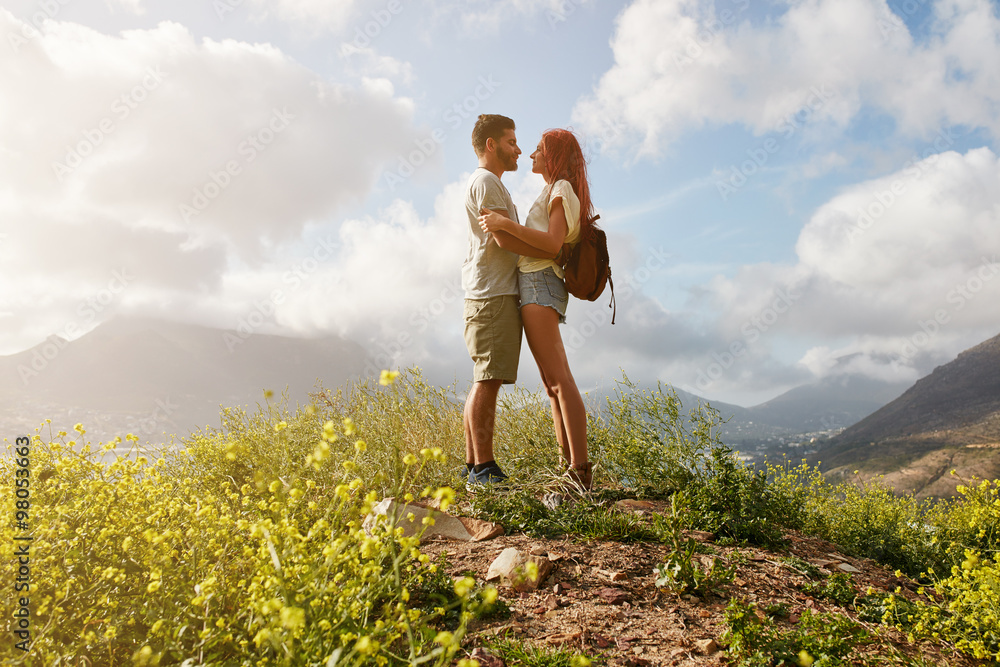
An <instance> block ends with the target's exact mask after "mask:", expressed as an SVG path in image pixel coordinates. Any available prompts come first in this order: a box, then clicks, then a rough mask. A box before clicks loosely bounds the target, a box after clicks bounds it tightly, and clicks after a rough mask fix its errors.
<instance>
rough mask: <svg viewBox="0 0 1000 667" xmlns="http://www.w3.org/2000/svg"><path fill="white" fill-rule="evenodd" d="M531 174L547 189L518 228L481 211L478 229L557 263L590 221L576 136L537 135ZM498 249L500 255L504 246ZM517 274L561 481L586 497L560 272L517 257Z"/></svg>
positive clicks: (581, 411) (587, 479)
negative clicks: (561, 465) (563, 474)
mask: <svg viewBox="0 0 1000 667" xmlns="http://www.w3.org/2000/svg"><path fill="white" fill-rule="evenodd" d="M531 171H533V172H534V173H536V174H541V175H542V178H544V179H545V182H546V184H547V185H546V187H545V189H544V190H543V191H542V194H541V195H540V196H539V197H538V199H537V200H536V201H535V203H534V204H533V205H532V207H531V210H530V211H529V212H528V217H527V218H526V219H525V223H524V226H521V225H519V224H517V223H516V222H514V221H513V220H510V219H509V218H506V217H504V216H502V215H500V214H499V213H496V212H495V211H489V210H487V209H483V210H482V211H481V213H483V215H482V216H480V218H479V224H480V226H481V227H482V228H483V231H485V232H495V231H498V230H499V231H505V232H508V233H509V234H510V235H511V236H514V237H515V238H517V239H519V240H520V241H522V242H524V243H526V244H528V245H530V246H532V248H534V249H536V250H537V251H538V253H537V256H538V257H555V256H556V254H557V253H558V252H559V250H560V249H561V248H562V246H563V244H564V243H570V244H572V243H575V242H577V241H578V240H579V239H580V232H581V230H580V221H581V220H591V219H593V204H592V203H591V201H590V187H589V185H588V183H587V165H586V162H585V161H584V158H583V151H582V150H581V149H580V143H579V142H578V141H577V139H576V136H574V135H573V133H572V132H569V131H567V130H549V131H547V132H546V133H545V134H543V135H542V139H541V141H539V142H538V148H536V149H535V152H534V153H532V154H531ZM500 237H501V238H502V237H503V235H500ZM493 238H494V239H496V238H497V236H496V235H494V237H493ZM498 243H500V244H501V247H503V245H504V244H503V243H502V241H498ZM517 268H518V288H519V290H520V294H521V321H522V322H523V323H524V334H525V336H526V338H527V339H528V347H529V348H530V349H531V353H532V355H534V357H535V362H536V363H537V364H538V371H539V373H541V376H542V383H543V384H544V385H545V391H546V393H547V394H548V396H549V400H550V401H551V403H552V420H553V422H554V423H555V430H556V440H557V441H558V442H559V446H560V447H561V448H562V453H563V456H564V457H565V458H566V461H567V462H568V463H569V470H568V472H567V475H568V476H569V478H570V479H571V480H572V481H573V482H574V483H575V484H577V485H579V486H581V487H583V488H584V489H589V488H590V485H591V466H590V462H589V461H588V460H587V411H586V408H585V407H584V405H583V398H582V397H581V396H580V390H579V389H577V386H576V381H575V380H574V379H573V374H572V373H571V372H570V370H569V362H568V361H567V359H566V349H565V348H564V347H563V342H562V337H561V336H560V335H559V324H560V323H563V322H565V321H566V304H567V303H568V302H569V295H568V293H567V292H566V286H565V284H564V283H563V270H562V268H561V267H560V266H559V265H558V264H556V262H554V261H553V260H551V259H538V258H536V257H529V256H527V255H522V256H521V258H520V259H519V260H518V263H517Z"/></svg>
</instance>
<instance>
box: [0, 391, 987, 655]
mask: <svg viewBox="0 0 1000 667" xmlns="http://www.w3.org/2000/svg"><path fill="white" fill-rule="evenodd" d="M315 399H316V400H315V403H314V405H312V406H310V407H308V408H306V409H302V410H299V411H297V412H295V413H294V414H293V413H290V412H288V411H287V410H286V409H285V408H284V407H283V406H282V405H280V404H274V403H269V404H268V406H267V408H266V409H265V410H264V411H262V412H260V413H258V414H254V415H248V414H246V413H244V412H242V411H239V410H227V411H225V412H224V414H223V422H222V427H221V428H220V429H215V430H206V431H202V432H199V433H196V434H194V435H192V436H190V437H189V438H186V439H185V440H184V441H182V442H181V443H179V444H180V445H181V446H180V447H179V448H175V449H172V450H164V452H162V453H150V452H146V453H144V454H143V455H141V456H134V457H131V458H118V459H116V460H113V461H105V460H103V458H104V456H105V455H106V454H107V452H108V451H110V450H111V449H113V448H114V447H116V446H120V444H121V443H120V442H110V443H104V444H89V443H87V438H86V431H85V428H84V427H83V426H82V425H79V426H78V428H77V430H76V431H75V432H72V433H68V434H67V433H47V432H40V433H37V434H36V435H35V436H34V437H33V438H32V441H31V444H30V447H29V448H28V449H27V450H24V451H20V452H19V451H17V448H16V447H15V445H14V443H9V446H10V451H9V452H8V456H7V457H5V458H4V459H3V463H2V470H0V474H2V476H3V477H2V478H3V479H4V480H11V481H13V480H15V479H17V478H18V477H17V475H18V473H17V472H16V469H17V468H18V467H19V466H22V465H23V464H25V463H29V464H30V466H29V469H30V475H29V476H28V477H27V478H28V479H29V480H30V485H28V486H27V487H26V488H28V489H29V491H30V494H29V498H28V500H29V503H28V504H25V503H22V505H21V506H20V507H19V506H18V505H17V502H18V501H19V499H18V498H17V496H16V494H15V493H14V492H13V489H14V488H15V487H14V484H13V483H11V484H9V485H5V487H6V488H7V490H8V491H7V492H6V495H5V497H4V498H5V502H6V503H7V507H6V509H7V515H8V516H9V517H11V520H10V521H9V522H8V524H7V527H6V528H5V533H6V534H5V535H4V538H5V539H4V540H3V542H2V546H0V549H2V550H3V552H4V553H3V554H2V559H0V562H2V563H3V565H2V566H0V572H2V576H3V577H4V581H7V582H13V581H14V580H15V578H16V576H17V575H18V565H17V557H16V555H15V548H16V547H15V546H14V544H15V540H14V539H13V538H14V537H16V536H18V535H23V534H25V533H24V530H25V526H26V527H27V529H28V530H29V531H30V533H31V535H32V537H33V540H32V542H31V560H30V580H31V588H30V610H31V620H30V637H31V645H30V651H29V652H27V653H24V652H22V651H20V650H18V649H17V648H16V646H15V642H16V641H17V640H16V639H14V638H13V637H14V635H9V636H8V637H9V638H8V639H5V641H4V643H3V644H2V645H0V656H2V660H3V663H4V664H12V665H45V666H46V667H48V666H50V665H70V664H73V665H76V664H91V665H132V664H135V665H181V664H183V665H186V666H188V667H194V666H195V665H329V666H334V665H362V664H373V665H404V664H405V665H452V664H456V662H457V664H459V665H462V666H463V667H467V666H469V665H472V664H473V661H477V662H480V663H481V664H483V665H484V667H485V666H486V665H489V664H493V665H495V664H500V663H499V662H497V661H498V660H503V661H505V664H507V665H513V664H528V665H586V664H595V665H649V664H677V665H680V664H729V665H793V664H797V665H805V666H808V665H814V666H817V667H819V666H821V665H824V666H825V665H841V664H843V665H847V664H855V665H862V664H864V665H869V664H870V665H875V664H910V665H932V664H979V661H980V660H984V659H988V660H997V659H998V658H1000V577H998V574H1000V557H995V556H994V554H996V553H997V548H998V547H997V545H998V542H1000V535H998V532H997V528H998V525H1000V485H997V484H995V483H989V482H983V483H979V482H975V483H972V482H970V483H969V484H967V485H966V486H963V487H961V495H960V496H959V497H957V498H956V499H954V500H952V501H948V502H942V503H938V504H935V505H932V504H930V503H928V502H920V501H917V500H915V499H914V498H913V497H911V496H896V495H895V494H893V493H892V492H891V490H889V489H887V488H885V487H882V486H880V485H879V484H878V483H877V482H869V483H866V484H862V485H860V486H855V485H851V484H846V483H845V484H842V485H832V484H830V483H828V482H825V481H824V480H823V478H822V476H821V475H820V473H819V471H818V470H817V469H815V468H811V467H809V466H807V465H805V464H802V465H792V464H790V465H788V466H784V467H772V468H770V469H769V471H768V472H767V473H763V472H753V471H752V470H750V469H748V468H746V467H744V466H742V465H741V464H740V463H739V461H737V460H736V459H735V458H734V457H733V456H732V455H731V452H730V451H729V449H728V448H726V447H725V446H724V445H722V444H721V443H720V441H719V440H718V438H717V433H718V428H719V420H718V416H717V414H715V413H714V412H712V411H711V410H709V409H698V410H695V411H694V412H693V413H692V414H690V415H689V416H688V418H687V419H682V416H681V414H680V407H679V402H678V400H677V398H676V396H675V395H674V394H673V393H672V392H670V391H664V390H663V389H662V388H661V389H658V390H653V391H646V390H644V391H640V390H638V389H636V388H635V387H634V386H632V385H631V384H630V383H629V382H628V380H627V379H623V380H622V381H621V382H620V383H619V391H618V394H617V396H616V397H615V398H614V399H612V400H609V402H608V405H606V406H604V407H603V408H602V409H601V410H600V412H595V413H594V414H592V415H591V419H590V425H589V440H590V448H591V458H592V460H593V461H594V462H595V465H596V472H595V488H598V489H599V491H597V492H595V493H593V494H591V495H589V496H588V497H584V498H580V497H573V498H571V499H570V500H569V501H568V502H564V503H563V504H562V505H559V506H558V507H556V508H555V509H550V508H549V507H548V506H546V505H545V504H543V503H542V502H541V500H540V498H541V497H542V495H543V494H544V493H545V492H546V491H548V490H551V489H552V488H553V486H554V484H555V479H556V478H557V477H558V475H559V472H560V465H559V461H558V454H557V452H558V446H557V445H556V443H555V440H554V436H553V433H552V422H551V417H550V415H549V413H548V407H547V404H546V403H545V402H543V401H541V400H540V397H539V396H537V395H533V394H529V393H526V392H523V391H514V392H512V393H509V394H505V395H504V397H503V398H502V400H501V405H500V406H499V412H498V416H497V427H496V434H497V436H496V437H497V440H496V454H497V459H498V460H499V461H500V462H501V463H502V465H503V466H504V469H505V471H507V472H508V473H509V474H511V476H512V483H511V485H510V486H509V488H508V489H506V491H505V492H504V493H493V492H485V493H483V492H481V493H478V494H475V495H471V494H469V493H467V492H466V491H465V490H464V489H462V488H456V487H458V486H459V485H458V484H457V482H456V480H455V477H454V476H455V472H456V470H457V469H458V468H459V467H460V466H461V463H462V461H463V458H464V444H463V435H462V421H461V412H462V405H461V402H460V400H459V399H458V398H457V396H456V394H455V391H454V389H453V388H439V387H434V386H431V385H428V384H426V383H425V382H423V380H422V378H421V376H420V374H419V372H418V371H408V372H405V373H403V374H402V375H401V376H400V377H398V378H393V377H392V376H391V375H385V374H383V378H382V383H380V382H378V381H374V380H371V381H368V382H365V383H361V384H356V385H352V386H349V387H348V388H347V389H345V390H342V391H339V392H336V393H330V392H327V393H324V394H320V395H317V396H316V397H315ZM128 440H129V438H126V441H128ZM25 459H30V461H25ZM22 496H23V494H22ZM387 496H393V497H395V498H397V499H399V500H407V501H409V500H420V499H423V500H424V501H428V502H435V503H437V504H439V506H440V507H441V509H442V510H447V511H448V512H450V513H453V514H463V515H466V516H476V517H479V518H482V519H488V520H492V521H497V522H500V523H501V524H503V525H504V526H505V527H506V528H507V533H508V535H507V536H505V537H503V538H500V539H499V540H497V541H495V542H483V543H477V544H472V545H468V544H462V545H458V546H455V545H454V544H453V543H440V542H433V541H421V540H420V539H418V538H415V537H406V536H404V535H403V534H402V532H401V530H400V529H394V528H392V527H391V526H389V525H388V523H387V522H385V521H375V522H372V521H371V520H369V521H368V523H367V524H366V525H363V524H365V518H366V516H368V515H369V513H370V511H371V509H372V507H373V505H374V504H375V503H377V502H378V501H380V500H381V499H382V498H384V497H387ZM23 499H24V498H22V499H21V500H23ZM19 509H20V510H21V511H25V512H27V516H26V517H23V518H24V519H25V523H24V524H23V525H22V526H20V527H19V526H18V524H17V523H16V522H15V521H14V517H15V515H16V512H17V511H19ZM403 520H405V517H404V519H403ZM511 545H514V546H518V547H521V548H524V549H526V550H527V549H531V550H532V552H533V553H535V552H537V553H539V554H545V553H547V554H548V558H549V560H551V561H552V562H553V563H555V568H556V569H555V570H554V572H553V574H552V575H550V577H549V579H548V580H547V581H540V582H537V585H539V586H540V588H539V589H538V590H536V591H534V592H527V593H518V592H516V591H515V590H514V589H512V588H510V587H509V586H508V585H505V584H500V583H498V586H499V588H497V587H494V586H493V585H491V584H487V583H486V582H484V581H483V578H484V575H485V566H486V565H488V563H489V561H490V560H491V559H492V557H493V556H494V555H496V552H497V551H498V550H499V549H500V548H502V547H504V546H511ZM531 574H532V572H531V568H529V570H528V572H527V573H526V575H525V576H527V577H528V578H529V579H530V577H531ZM550 591H551V592H550ZM608 591H611V592H608ZM615 591H617V592H615ZM4 604H5V611H4V613H5V616H6V617H7V618H8V619H11V618H15V617H14V613H15V611H16V610H17V608H18V605H19V604H20V603H19V601H18V599H16V598H14V597H13V596H9V597H8V599H6V601H5V603H4ZM665 619H667V620H665ZM668 620H669V622H668ZM15 623H16V621H15ZM671 623H673V624H674V625H670V624H671ZM574 624H575V625H574ZM678 624H679V625H678ZM574 627H575V628H577V629H576V630H574ZM554 628H557V629H558V632H557V631H555V630H554ZM602 628H610V629H603V630H602ZM614 628H617V630H614ZM11 629H12V630H14V629H16V628H15V626H14V625H12V626H11ZM695 629H696V630H697V633H700V635H702V636H699V637H693V636H692V632H695ZM694 639H698V641H693V640H694ZM484 649H485V651H486V653H483V652H482V651H483V650H484ZM474 651H475V652H474Z"/></svg>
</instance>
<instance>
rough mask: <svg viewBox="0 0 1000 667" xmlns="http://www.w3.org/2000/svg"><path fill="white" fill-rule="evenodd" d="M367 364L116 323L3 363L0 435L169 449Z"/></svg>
mask: <svg viewBox="0 0 1000 667" xmlns="http://www.w3.org/2000/svg"><path fill="white" fill-rule="evenodd" d="M367 361H368V357H367V355H366V351H365V350H364V348H362V347H361V346H360V345H358V344H356V343H353V342H351V341H348V340H345V339H342V338H338V337H326V338H319V339H305V338H291V337H284V336H271V335H263V334H258V333H253V332H248V331H243V332H238V331H231V330H229V331H227V330H220V329H213V328H208V327H203V326H198V325H192V324H182V323H177V322H167V321H161V320H154V319H141V318H124V317H116V318H114V319H112V320H109V321H107V322H105V323H103V324H101V325H100V326H98V327H97V328H95V329H94V330H93V331H91V332H89V333H87V334H86V335H84V336H81V337H79V338H77V339H75V340H72V341H67V340H65V339H63V338H60V337H57V336H51V337H50V338H49V339H47V340H46V341H44V342H43V343H41V344H39V345H36V346H35V347H33V348H31V349H29V350H25V351H23V352H20V353H17V354H13V355H9V356H4V357H0V398H2V399H3V400H4V406H5V408H4V410H3V411H2V413H0V427H2V428H3V429H4V433H12V432H15V431H17V432H30V431H31V430H33V429H35V428H36V427H38V426H39V424H40V423H41V422H42V421H43V420H44V419H46V418H49V419H52V420H53V424H54V425H57V430H58V429H63V430H68V429H69V428H71V427H72V425H73V424H75V423H77V422H83V423H84V425H85V426H86V427H87V429H88V431H89V433H88V435H89V436H90V437H91V438H93V439H95V440H96V439H100V438H105V437H113V436H114V435H121V434H124V433H127V432H133V433H135V434H136V435H139V436H140V438H142V439H144V440H145V439H148V440H151V441H157V440H159V441H163V439H164V437H165V436H167V435H169V434H176V435H178V436H183V435H186V434H187V433H189V432H191V431H192V430H196V429H198V428H201V427H203V426H205V425H216V426H217V425H219V411H220V407H221V406H227V407H228V406H249V407H250V409H251V410H252V409H254V407H255V406H256V405H257V404H259V403H262V402H263V400H264V394H263V392H264V390H265V389H270V390H272V391H273V392H274V393H275V394H279V395H280V394H281V393H282V392H283V391H286V390H287V395H288V399H289V403H290V405H291V406H294V405H295V404H296V403H299V404H302V403H305V402H306V401H307V400H308V393H309V392H310V391H313V390H314V389H315V388H316V386H317V383H322V385H323V386H324V387H326V388H337V387H340V386H342V385H343V384H344V383H345V382H346V381H347V380H348V379H350V378H352V377H357V376H359V375H360V374H361V373H363V372H364V373H367V374H371V373H372V372H373V367H372V366H371V364H369V363H367ZM377 370H378V369H374V372H377ZM905 388H906V386H905V385H892V384H886V383H879V382H876V381H873V380H868V379H865V378H863V377H860V376H840V377H836V378H827V379H824V380H821V381H819V382H816V383H813V384H809V385H805V386H802V387H798V388H796V389H793V390H791V391H789V392H787V393H785V394H783V395H781V396H778V397H777V398H775V399H773V400H771V401H768V402H767V403H764V404H762V405H758V406H754V407H751V408H744V407H740V406H736V405H729V404H724V403H712V404H711V405H712V406H713V407H715V408H716V409H718V410H719V411H720V413H721V414H722V416H723V417H724V418H727V419H729V421H728V422H727V423H726V424H725V425H724V426H723V427H722V433H721V435H722V437H723V439H724V440H725V441H726V442H727V443H730V444H733V445H734V446H744V445H747V444H748V443H755V442H759V441H764V440H768V439H769V438H770V439H774V438H778V437H782V436H788V435H795V434H800V433H807V432H816V431H829V430H836V429H838V428H843V427H845V426H848V425H850V424H852V423H854V422H856V421H858V420H859V419H861V418H862V417H865V416H866V415H868V414H870V413H872V412H874V411H875V410H877V409H878V408H879V407H881V406H882V405H884V404H885V403H886V402H887V401H888V400H890V399H891V398H892V397H893V396H895V395H898V394H899V393H901V392H902V391H903V390H904V389H905ZM678 395H679V397H680V398H681V400H682V402H683V404H684V405H685V407H691V406H694V405H698V404H699V403H706V402H707V401H705V399H703V398H701V397H698V396H695V395H693V394H688V393H686V392H683V391H680V390H678Z"/></svg>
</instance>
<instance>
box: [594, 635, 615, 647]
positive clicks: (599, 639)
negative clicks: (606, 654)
mask: <svg viewBox="0 0 1000 667" xmlns="http://www.w3.org/2000/svg"><path fill="white" fill-rule="evenodd" d="M591 641H593V643H594V646H596V647H597V648H608V647H609V646H611V640H610V639H608V638H607V637H605V636H604V635H596V634H595V635H594V636H593V637H592V638H591Z"/></svg>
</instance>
